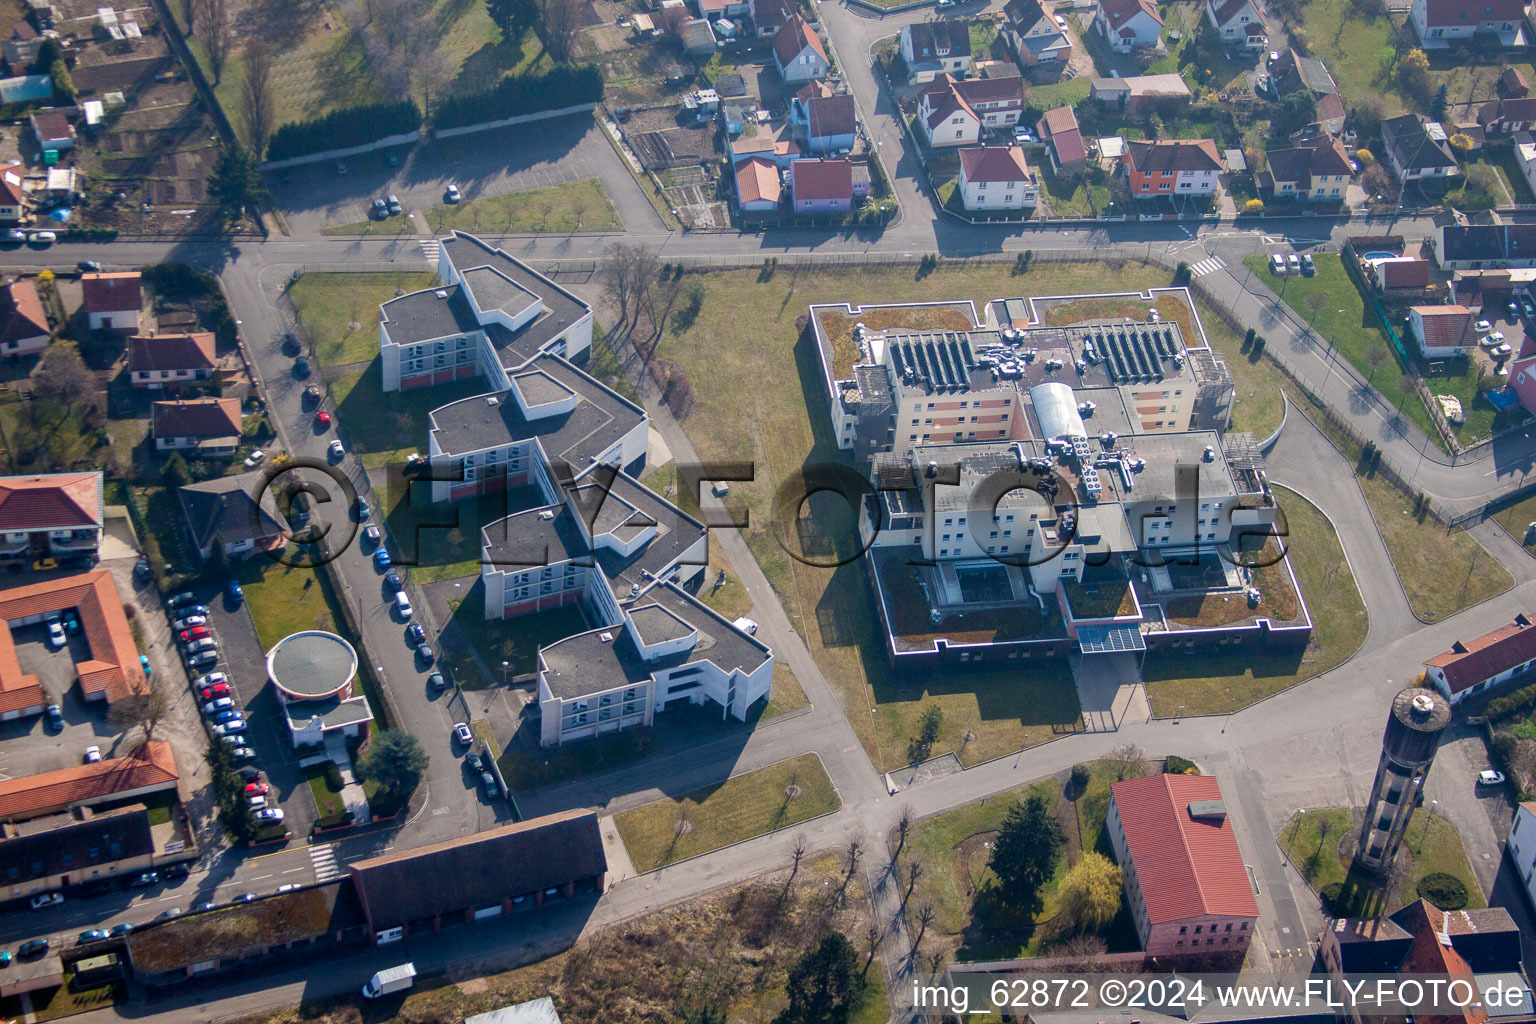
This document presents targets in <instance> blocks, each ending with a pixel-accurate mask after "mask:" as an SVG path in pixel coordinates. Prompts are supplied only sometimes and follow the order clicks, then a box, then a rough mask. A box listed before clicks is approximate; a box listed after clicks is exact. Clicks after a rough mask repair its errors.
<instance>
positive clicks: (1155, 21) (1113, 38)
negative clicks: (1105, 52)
mask: <svg viewBox="0 0 1536 1024" xmlns="http://www.w3.org/2000/svg"><path fill="white" fill-rule="evenodd" d="M1093 27H1094V30H1095V31H1097V32H1098V33H1099V35H1100V36H1102V37H1103V39H1104V41H1105V42H1106V43H1108V44H1109V48H1110V49H1111V50H1114V51H1115V52H1116V53H1130V52H1131V51H1132V50H1134V49H1136V48H1137V47H1141V46H1156V45H1157V41H1158V38H1159V37H1160V36H1161V35H1162V33H1163V18H1162V15H1160V14H1158V13H1157V4H1155V3H1154V2H1153V0H1100V3H1099V9H1098V12H1097V13H1096V14H1094V16H1093Z"/></svg>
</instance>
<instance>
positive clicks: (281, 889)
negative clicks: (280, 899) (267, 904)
mask: <svg viewBox="0 0 1536 1024" xmlns="http://www.w3.org/2000/svg"><path fill="white" fill-rule="evenodd" d="M302 888H304V886H302V885H300V884H299V883H298V882H285V883H284V884H282V885H280V886H278V887H277V893H278V895H282V894H283V893H285V892H296V891H297V890H299V889H302Z"/></svg>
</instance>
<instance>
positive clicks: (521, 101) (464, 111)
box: [432, 64, 603, 128]
mask: <svg viewBox="0 0 1536 1024" xmlns="http://www.w3.org/2000/svg"><path fill="white" fill-rule="evenodd" d="M602 98H603V73H602V72H601V71H599V70H598V69H597V68H596V67H594V66H593V65H591V64H581V65H561V66H560V67H557V68H554V69H552V70H550V71H546V72H545V73H544V74H542V75H508V76H507V77H505V78H503V79H502V80H501V81H500V82H498V83H496V85H495V86H493V87H492V88H490V89H487V90H485V91H483V92H467V93H455V94H453V95H451V96H449V97H448V98H447V99H445V100H443V102H442V103H441V104H439V105H438V108H437V109H436V110H435V111H433V112H432V127H433V128H463V127H464V126H466V125H471V124H480V123H482V122H485V121H500V120H502V119H504V118H508V117H521V116H522V115H524V114H537V113H539V112H540V111H544V110H557V109H559V108H560V107H572V106H575V105H576V104H578V103H597V102H599V101H600V100H601V99H602Z"/></svg>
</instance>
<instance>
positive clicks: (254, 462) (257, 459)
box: [242, 448, 267, 469]
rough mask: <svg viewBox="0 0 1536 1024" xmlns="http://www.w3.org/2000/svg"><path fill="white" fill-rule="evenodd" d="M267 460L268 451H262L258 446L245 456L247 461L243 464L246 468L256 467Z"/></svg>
mask: <svg viewBox="0 0 1536 1024" xmlns="http://www.w3.org/2000/svg"><path fill="white" fill-rule="evenodd" d="M266 461H267V453H266V452H264V451H262V450H261V449H260V448H257V449H256V450H255V451H253V452H251V454H249V455H247V456H246V457H245V462H244V463H242V465H244V466H245V468H246V469H255V468H256V467H257V466H259V465H261V464H262V463H263V462H266Z"/></svg>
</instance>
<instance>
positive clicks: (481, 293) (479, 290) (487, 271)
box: [463, 267, 542, 319]
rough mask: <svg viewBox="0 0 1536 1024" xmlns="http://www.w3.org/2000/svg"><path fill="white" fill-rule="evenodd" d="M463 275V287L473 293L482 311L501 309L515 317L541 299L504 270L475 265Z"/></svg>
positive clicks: (476, 303)
mask: <svg viewBox="0 0 1536 1024" xmlns="http://www.w3.org/2000/svg"><path fill="white" fill-rule="evenodd" d="M463 277H464V287H466V288H468V289H469V290H470V292H471V293H472V294H473V295H474V297H475V305H477V306H479V307H480V309H481V311H482V312H486V313H489V312H490V311H491V310H493V309H495V310H501V311H502V312H503V313H506V314H507V315H509V316H511V317H513V318H514V319H515V318H516V317H517V316H518V315H519V314H522V313H526V312H527V311H528V310H529V309H530V308H531V307H533V306H537V305H538V304H539V303H540V302H541V301H542V300H541V299H540V298H539V296H538V294H537V293H536V292H532V291H529V290H528V289H527V288H524V287H523V286H522V285H520V284H518V283H517V282H516V281H514V280H512V279H511V278H510V277H508V276H507V275H506V273H505V272H504V271H501V270H499V269H496V268H493V267H476V268H475V269H473V270H468V271H465V272H464V274H463Z"/></svg>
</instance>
